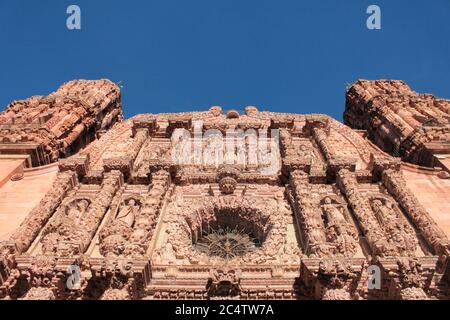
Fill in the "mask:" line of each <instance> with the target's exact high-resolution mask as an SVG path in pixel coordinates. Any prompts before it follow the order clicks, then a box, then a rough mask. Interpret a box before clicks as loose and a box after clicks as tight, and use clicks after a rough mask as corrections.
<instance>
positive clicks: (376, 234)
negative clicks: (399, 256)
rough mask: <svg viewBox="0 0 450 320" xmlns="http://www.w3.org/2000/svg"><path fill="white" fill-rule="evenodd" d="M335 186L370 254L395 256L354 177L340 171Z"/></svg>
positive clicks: (348, 172) (393, 249) (350, 173)
mask: <svg viewBox="0 0 450 320" xmlns="http://www.w3.org/2000/svg"><path fill="white" fill-rule="evenodd" d="M337 184H338V186H339V188H340V190H341V191H342V193H343V194H345V196H346V197H347V201H348V203H349V204H350V206H351V208H352V209H353V212H354V214H355V216H356V218H357V220H358V224H359V226H360V228H361V229H362V232H363V234H364V236H365V238H366V240H367V242H368V243H369V246H370V248H371V249H372V253H373V254H374V255H380V256H386V255H388V256H391V255H396V253H397V252H396V249H395V248H393V247H392V246H391V245H390V244H389V243H388V241H387V239H386V237H385V235H384V233H383V230H382V229H381V226H380V225H379V224H378V221H377V220H376V218H375V216H374V215H373V212H372V208H371V207H370V204H369V202H368V199H367V198H366V197H365V196H364V195H362V194H361V193H360V192H359V190H358V182H357V180H356V175H355V174H354V173H352V172H350V171H349V170H347V169H341V170H339V172H338V174H337Z"/></svg>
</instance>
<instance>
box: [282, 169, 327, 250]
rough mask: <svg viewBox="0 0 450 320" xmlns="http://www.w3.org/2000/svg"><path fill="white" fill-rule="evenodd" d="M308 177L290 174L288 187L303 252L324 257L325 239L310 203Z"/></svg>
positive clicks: (296, 173) (303, 173)
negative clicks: (291, 195)
mask: <svg viewBox="0 0 450 320" xmlns="http://www.w3.org/2000/svg"><path fill="white" fill-rule="evenodd" d="M308 180H309V178H308V175H307V174H306V173H305V172H303V171H300V170H296V171H293V172H291V173H290V181H289V183H290V186H291V188H292V192H293V198H294V199H293V200H294V208H295V211H296V215H297V221H298V224H299V225H300V226H299V227H300V230H302V231H303V232H302V238H303V242H304V246H305V248H304V249H305V252H306V253H307V254H312V255H316V256H322V255H326V254H327V253H328V251H327V245H326V242H327V239H326V235H325V230H324V228H323V224H322V221H321V219H322V218H321V217H320V215H319V216H318V215H317V213H316V212H315V210H314V206H313V204H312V202H311V187H310V185H309V181H308Z"/></svg>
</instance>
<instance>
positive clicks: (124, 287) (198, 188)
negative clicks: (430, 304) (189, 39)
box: [0, 81, 450, 300]
mask: <svg viewBox="0 0 450 320" xmlns="http://www.w3.org/2000/svg"><path fill="white" fill-rule="evenodd" d="M80 88H85V89H83V90H82V89H80ZM83 92H84V93H83ZM85 94H86V95H85ZM67 96H70V97H71V98H70V101H75V102H74V104H75V105H78V104H81V105H82V106H96V107H95V108H94V109H92V110H91V109H90V108H89V107H87V108H82V107H80V108H81V109H83V110H84V111H83V110H81V111H80V112H81V114H82V116H80V117H79V118H77V120H75V119H72V117H71V116H70V115H72V114H79V113H77V112H78V111H76V112H73V113H67V111H68V110H69V109H67V110H66V109H64V108H59V107H52V108H53V109H55V108H56V109H57V110H55V111H57V112H56V114H54V115H53V117H57V118H55V119H58V120H52V119H53V118H50V119H46V120H45V119H44V120H45V121H44V125H45V126H48V128H49V129H50V128H52V130H53V131H52V135H53V136H52V137H54V136H56V135H58V134H59V136H60V137H64V139H66V138H68V139H66V140H64V139H63V141H65V142H66V147H67V148H69V146H73V141H75V140H76V139H77V138H75V136H76V135H77V134H80V135H81V136H83V134H85V133H82V132H86V131H85V130H86V129H87V128H88V127H89V126H93V127H95V128H97V129H98V130H103V129H108V128H109V129H108V130H106V131H105V132H104V133H103V134H102V137H101V138H100V139H98V140H95V141H93V142H92V143H90V144H89V145H87V146H86V147H85V148H83V150H81V151H79V152H76V153H75V154H73V155H72V156H70V157H66V158H64V159H61V160H59V162H58V164H57V166H58V169H59V171H58V172H56V170H55V171H54V172H53V173H48V174H51V175H52V179H53V181H52V183H53V185H52V187H51V188H50V187H49V186H48V187H47V188H49V190H48V192H47V193H46V194H45V195H44V196H42V199H40V202H39V203H36V202H37V201H36V197H34V198H33V201H35V202H34V203H33V204H35V206H34V208H33V209H32V210H30V209H31V208H28V210H27V211H26V212H27V216H26V218H24V219H23V221H22V223H21V224H20V226H18V228H17V229H16V230H15V231H14V232H13V233H12V234H11V231H12V230H8V232H5V233H4V234H7V235H10V236H9V237H8V239H5V240H6V241H4V242H3V243H1V245H0V297H1V298H7V299H103V300H112V299H223V298H226V299H231V298H241V299H323V300H330V299H341V300H349V299H448V298H449V297H450V292H449V288H450V287H449V284H450V271H449V270H450V267H449V264H450V263H449V253H450V251H449V250H450V247H449V240H448V236H449V234H450V229H449V227H448V217H447V214H448V208H449V207H448V206H449V203H450V202H449V200H448V197H447V196H446V195H448V192H449V190H448V187H449V186H448V185H447V182H448V181H450V180H448V179H446V175H445V174H443V172H444V171H445V168H444V170H442V169H440V170H438V169H433V168H424V167H420V166H417V165H412V164H407V163H405V162H402V161H400V160H399V159H398V158H394V157H393V156H391V155H389V154H386V153H385V152H384V151H382V150H381V149H380V148H378V147H377V146H376V145H377V144H378V145H379V146H380V147H382V148H383V149H385V150H386V151H392V150H388V149H389V146H390V145H391V144H392V145H394V144H395V143H397V145H396V146H397V147H400V149H399V150H400V152H404V153H403V154H402V155H403V156H404V159H405V160H411V161H413V160H414V159H416V160H420V161H422V160H421V159H425V158H423V157H422V156H415V155H414V154H417V153H415V152H416V151H414V150H415V149H414V150H413V149H408V148H409V147H408V146H409V142H406V141H407V140H408V139H409V140H408V141H415V140H414V139H412V140H411V139H410V137H412V136H411V133H412V132H413V131H414V126H415V125H418V124H417V123H416V122H420V121H419V119H422V118H420V117H419V113H420V114H423V113H427V116H429V117H430V118H432V117H434V118H433V119H435V122H433V123H432V126H431V128H435V129H436V130H444V131H445V130H447V129H445V128H447V125H448V122H447V123H444V122H445V121H447V120H448V118H446V116H444V114H445V113H446V114H448V109H446V107H445V103H446V102H445V101H442V100H439V101H440V102H439V101H437V99H435V98H432V97H430V96H428V95H419V94H416V93H413V92H412V91H411V90H410V89H409V87H407V86H406V84H404V83H403V82H398V81H397V82H396V81H378V82H367V81H359V82H357V83H355V85H354V86H352V87H351V88H350V89H349V92H348V98H347V111H346V115H345V119H346V122H347V123H349V124H352V125H353V126H354V127H355V128H357V129H359V130H353V129H351V128H349V127H347V126H345V125H343V124H341V123H339V122H338V121H336V120H334V119H332V118H330V117H328V116H325V115H302V114H286V113H274V112H263V111H259V110H258V109H257V108H256V107H253V106H249V107H246V108H245V113H244V114H240V113H239V112H237V111H235V110H231V111H229V112H223V111H222V109H221V108H220V107H218V106H214V107H212V108H210V109H209V110H208V111H203V112H187V113H176V114H175V113H174V114H156V115H153V114H145V115H139V116H135V117H133V118H131V119H128V120H126V121H116V120H120V117H121V111H120V102H119V101H117V99H118V98H119V97H120V94H119V92H118V89H117V88H116V87H115V86H114V85H112V84H111V83H109V82H106V81H100V82H77V81H75V82H70V83H68V84H66V85H64V86H63V87H61V89H60V90H58V91H57V94H55V95H50V97H53V98H52V99H50V100H48V98H45V99H44V98H31V99H30V100H27V101H26V102H21V103H18V104H17V103H16V104H14V103H13V104H12V105H11V106H10V107H9V108H8V110H7V111H6V112H4V113H3V114H2V118H1V119H2V120H1V121H3V122H4V123H8V125H22V123H23V122H26V125H30V124H33V123H34V122H36V123H37V121H38V120H36V119H37V118H36V117H34V116H33V115H32V116H31V118H26V119H24V118H21V117H16V116H15V114H16V111H14V110H16V109H17V110H19V109H20V108H22V107H23V106H24V105H25V106H27V108H28V106H29V108H31V109H32V110H34V109H33V108H38V109H36V110H40V109H39V106H40V104H41V103H43V101H47V102H46V103H49V104H50V105H52V106H53V105H54V104H56V105H57V104H58V102H57V101H59V100H58V98H57V97H67ZM391 96H395V97H397V98H398V99H400V100H401V101H402V102H401V103H406V101H408V103H409V105H411V106H408V107H406V106H404V108H405V110H407V112H400V116H398V114H397V113H395V115H393V114H392V112H393V111H389V110H391V109H392V108H391V107H390V106H389V103H390V102H389V101H390V99H391V98H390V97H391ZM42 99H43V100H42ZM64 99H65V98H64ZM64 99H63V102H64V101H65V102H64V103H63V105H65V103H69V102H67V101H68V100H64ZM417 99H419V100H417ZM36 101H37V102H36ZM48 101H51V102H48ZM81 101H84V102H85V104H84V102H81ZM423 101H427V103H433V106H435V107H434V108H431V109H430V110H431V111H426V110H425V109H424V107H423V106H422V105H421V103H422V102H423ZM52 108H50V109H52ZM70 108H75V109H77V108H78V107H76V106H72V107H70ZM102 108H103V109H102ZM105 108H106V109H105ZM386 108H387V109H389V110H387V109H386ZM42 109H45V108H44V107H42ZM75 109H70V110H72V111H73V110H75ZM394 109H395V110H397V111H398V110H399V109H398V108H395V107H393V109H392V110H394ZM400 109H401V108H400ZM413 109H414V110H415V111H414V110H413ZM435 109H436V110H435ZM20 110H22V109H20ZM20 110H19V111H18V112H19V114H20ZM63 110H65V111H63ZM101 110H109V111H107V112H106V113H102V112H103V111H101ZM383 110H384V111H383ZM438 110H440V111H438ZM65 112H66V113H65ZM83 112H85V113H83ZM38 113H39V112H38ZM38 113H37V114H38ZM83 114H84V116H83ZM94 114H96V115H98V114H103V115H104V117H103V120H99V119H101V118H102V117H94V118H95V119H97V120H99V121H100V122H98V123H96V124H94V123H91V122H92V121H93V119H94V118H93V117H91V116H93V115H94ZM13 119H14V120H13ZM63 119H65V120H63ZM105 119H106V120H105ZM66 120H70V121H69V122H70V125H67V126H66V125H62V123H65V121H66ZM72 120H73V121H72ZM85 120H86V121H87V122H85ZM97 120H96V121H97ZM377 121H378V122H377ZM13 122H14V123H13ZM48 122H50V124H51V125H49V124H48ZM80 123H82V124H83V125H84V126H85V127H83V129H82V130H81V131H80V130H78V129H77V128H78V125H79V124H80ZM40 125H43V124H42V123H40ZM375 125H376V126H378V127H379V129H380V130H375V129H374V128H375V127H374V126H375ZM79 128H81V127H79ZM209 129H212V130H214V134H211V135H208V134H206V131H207V130H209ZM230 129H240V130H241V131H239V132H238V131H236V132H234V133H232V134H226V133H227V131H228V132H229V130H230ZM361 129H367V131H368V132H365V131H363V130H361ZM400 129H402V130H403V131H402V130H400ZM87 130H88V131H89V129H87ZM264 130H273V131H271V132H270V134H268V135H266V134H265V133H264V132H265V131H264ZM63 131H64V132H65V133H63ZM97 132H99V131H97ZM250 132H254V133H255V135H254V136H252V135H249V134H248V133H250ZM379 132H382V134H381V133H380V134H379ZM209 133H211V132H209ZM219 133H221V134H222V135H219ZM225 134H226V135H225ZM223 135H225V137H223ZM367 136H368V137H369V138H370V139H372V140H373V141H371V140H368V138H367ZM444 136H445V135H442V136H440V138H439V139H437V140H436V139H435V140H433V141H434V142H436V141H437V142H436V143H444V142H443V140H442V139H443V138H442V137H444ZM5 137H6V138H7V139H9V140H8V141H9V142H8V143H10V144H11V145H15V144H19V145H20V144H21V143H22V140H17V137H16V136H13V135H12V134H9V133H5ZM11 137H15V138H13V139H16V140H15V141H12V140H11ZM255 137H256V138H255ZM254 138H255V139H254ZM278 138H279V140H278ZM52 141H60V142H61V140H58V139H56V140H52ZM265 142H267V143H268V144H269V149H268V150H267V151H268V152H266V151H265V150H264V149H265V145H264V143H265ZM278 142H279V143H278ZM230 143H231V147H230ZM62 145H64V143H63V144H62ZM199 145H201V146H202V149H201V152H200V153H198V154H196V153H190V151H192V150H195V146H199ZM55 146H57V144H55ZM402 148H403V149H402ZM224 150H231V151H230V152H229V153H226V154H225V155H223V154H222V156H223V157H222V156H220V154H221V152H223V151H224ZM401 150H403V151H401ZM44 151H45V152H47V151H49V153H45V152H44V154H47V155H48V156H49V158H48V159H49V161H50V159H53V160H52V161H54V160H56V159H57V158H58V157H62V156H64V155H68V154H69V153H67V152H65V151H64V150H63V149H59V147H56V148H51V150H50V149H48V150H47V149H45V150H44ZM52 151H57V152H56V153H55V154H53V156H51V154H52ZM420 154H422V153H420ZM174 155H177V157H175V156H174ZM180 155H187V156H186V158H183V159H184V161H180V159H181V158H180ZM52 157H53V158H52ZM197 160H199V161H197ZM22 161H25V160H22ZM420 161H418V162H420ZM21 164H22V162H21ZM433 165H434V163H433ZM13 167H14V168H15V166H13ZM13 167H10V169H8V170H9V171H11V170H16V169H11V168H13ZM41 168H45V167H41ZM54 168H56V166H55V167H54ZM8 170H6V169H5V174H2V175H3V176H5V177H7V178H5V179H6V180H7V182H6V184H5V185H4V186H3V187H2V188H1V189H0V194H1V192H3V190H14V188H15V186H16V185H14V184H13V183H17V188H19V189H20V188H24V186H23V184H21V183H22V182H23V181H25V180H26V179H30V178H31V177H30V176H29V174H30V173H29V171H27V170H29V169H25V170H24V175H23V176H21V175H20V174H18V175H17V174H16V173H17V172H15V171H14V174H10V173H11V172H10V173H8V172H7V171H8ZM19 171H20V170H19ZM34 177H35V179H36V180H35V181H34V182H32V183H31V185H34V186H36V184H39V181H42V180H39V179H47V176H46V175H45V174H42V175H35V176H34ZM11 179H12V180H15V181H10V180H11ZM52 179H49V180H48V181H51V180H52ZM5 188H7V189H5ZM44 189H45V188H44V187H43V188H42V189H39V190H40V191H42V190H44ZM20 190H21V192H22V193H23V192H33V190H35V192H37V190H38V189H25V188H24V189H20ZM37 198H40V197H37ZM23 201H24V200H23V198H20V197H19V196H17V198H16V205H17V207H20V206H21V202H23ZM2 205H3V206H6V205H8V206H14V205H13V204H11V203H10V202H5V203H3V204H2V202H0V214H1V212H2V211H1V210H3V207H2ZM12 227H14V228H16V227H17V223H14V224H12V225H11V226H8V229H11V228H12ZM2 228H4V227H3V226H0V231H3V229H2ZM69 267H70V268H75V267H76V268H77V270H79V271H80V273H79V274H78V275H79V279H78V280H79V281H77V282H76V285H74V286H67V283H68V281H67V280H68V279H69V278H71V273H68V272H67V270H68V268H69ZM373 268H375V269H377V270H379V272H380V276H381V278H380V287H379V288H376V289H373V288H371V287H370V286H369V285H368V279H370V277H371V275H370V273H371V271H370V270H372V269H373Z"/></svg>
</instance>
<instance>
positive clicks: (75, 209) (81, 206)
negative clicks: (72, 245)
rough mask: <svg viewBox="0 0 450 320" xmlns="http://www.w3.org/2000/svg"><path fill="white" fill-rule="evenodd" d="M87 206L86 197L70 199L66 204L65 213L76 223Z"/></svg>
mask: <svg viewBox="0 0 450 320" xmlns="http://www.w3.org/2000/svg"><path fill="white" fill-rule="evenodd" d="M88 207H89V202H88V201H87V200H86V199H80V200H75V201H72V202H71V203H70V204H69V205H68V206H67V211H66V215H67V217H68V218H69V219H70V220H72V221H73V222H74V223H75V224H78V223H79V222H80V220H81V219H82V217H83V216H84V214H85V213H86V210H87V208H88Z"/></svg>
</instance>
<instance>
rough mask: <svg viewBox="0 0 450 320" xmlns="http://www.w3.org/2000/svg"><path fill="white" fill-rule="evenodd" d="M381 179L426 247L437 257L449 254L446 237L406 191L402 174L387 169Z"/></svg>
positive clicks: (449, 247)
mask: <svg viewBox="0 0 450 320" xmlns="http://www.w3.org/2000/svg"><path fill="white" fill-rule="evenodd" d="M381 177H382V182H383V185H384V186H385V187H386V189H387V190H388V191H389V193H390V194H391V195H392V196H393V197H394V199H395V200H396V201H397V202H398V204H399V205H400V207H401V208H402V209H403V211H404V212H405V214H406V215H407V216H408V217H409V219H410V220H411V221H412V223H413V225H414V226H415V227H416V228H417V229H418V230H419V232H420V233H421V234H422V235H423V237H424V238H425V240H426V241H427V243H428V245H430V247H432V248H433V249H434V250H435V253H436V254H439V255H440V254H447V255H448V254H450V246H449V241H448V238H447V236H446V235H445V233H444V232H443V231H442V230H441V229H440V228H439V227H438V225H437V224H436V222H435V221H434V220H433V219H432V218H431V217H430V215H429V214H428V212H427V211H426V209H425V208H424V207H423V206H422V205H421V204H420V203H419V201H418V200H417V198H416V197H415V196H414V194H413V193H412V192H411V191H410V190H409V189H408V187H407V186H406V181H405V179H404V178H403V175H402V173H401V172H400V171H396V170H394V169H388V170H384V171H383V173H382V175H381Z"/></svg>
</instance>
